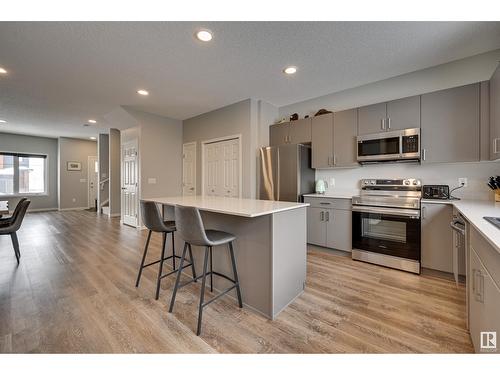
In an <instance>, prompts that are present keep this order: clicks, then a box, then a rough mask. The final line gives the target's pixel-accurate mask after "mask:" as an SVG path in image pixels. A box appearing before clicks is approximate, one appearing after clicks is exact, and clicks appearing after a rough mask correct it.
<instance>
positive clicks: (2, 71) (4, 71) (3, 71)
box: [0, 66, 7, 74]
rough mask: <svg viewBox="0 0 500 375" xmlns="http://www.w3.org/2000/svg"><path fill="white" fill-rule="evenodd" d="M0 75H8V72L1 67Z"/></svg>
mask: <svg viewBox="0 0 500 375" xmlns="http://www.w3.org/2000/svg"><path fill="white" fill-rule="evenodd" d="M0 74H7V71H6V70H5V69H4V68H2V67H1V66H0Z"/></svg>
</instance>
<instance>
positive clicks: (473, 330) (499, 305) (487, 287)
mask: <svg viewBox="0 0 500 375" xmlns="http://www.w3.org/2000/svg"><path fill="white" fill-rule="evenodd" d="M469 259H470V263H469V265H470V266H469V274H468V275H467V285H468V304H469V306H468V308H469V309H468V318H469V331H470V336H471V339H472V343H473V345H474V349H475V351H476V352H478V353H480V352H486V353H497V354H498V353H499V352H500V351H499V349H500V348H499V347H498V346H497V347H496V348H495V347H493V345H491V344H492V343H491V342H490V340H491V338H492V334H491V333H492V332H496V335H497V345H498V335H500V319H499V317H500V286H499V283H500V254H498V252H497V251H496V250H495V249H493V248H492V247H491V245H490V244H489V243H487V242H486V240H485V239H484V238H483V237H482V236H481V235H480V234H478V233H477V232H475V229H474V228H472V229H471V241H470V250H469ZM488 346H489V347H488Z"/></svg>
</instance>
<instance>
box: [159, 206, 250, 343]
mask: <svg viewBox="0 0 500 375" xmlns="http://www.w3.org/2000/svg"><path fill="white" fill-rule="evenodd" d="M175 221H176V223H177V231H178V232H179V234H180V236H181V237H182V239H183V240H184V241H185V244H184V250H183V251H182V256H181V264H180V266H179V272H178V273H177V278H176V280H175V287H174V291H173V293H172V299H171V301H170V308H169V312H172V311H173V309H174V303H175V296H176V295H177V291H178V290H179V289H180V288H182V287H183V286H186V285H188V284H190V283H192V282H193V281H196V280H198V279H200V278H202V279H203V281H202V283H201V295H200V304H199V308H198V329H197V331H196V334H197V335H198V336H199V335H200V333H201V319H202V315H203V308H204V307H205V306H207V305H208V304H209V303H212V302H213V301H215V300H216V299H218V298H220V297H222V296H223V295H225V294H226V293H228V292H229V291H231V290H233V289H234V288H236V292H237V294H238V304H239V306H240V308H242V307H243V303H242V301H241V291H240V282H239V280H238V272H237V271H236V261H235V259H234V250H233V241H234V240H235V239H236V237H235V236H234V235H232V234H231V233H226V232H222V231H218V230H210V229H209V230H205V227H204V225H203V221H202V219H201V215H200V211H199V210H198V209H197V208H195V207H183V206H176V207H175ZM225 244H228V245H229V254H230V256H231V264H232V267H233V275H234V276H233V277H234V279H231V278H230V277H228V276H226V275H223V274H221V273H219V272H216V271H214V270H213V267H212V266H213V265H212V248H213V247H214V246H220V245H225ZM191 245H195V246H204V247H205V259H204V261H203V275H201V276H198V277H196V276H195V277H193V280H189V281H187V282H185V283H183V284H180V280H181V274H182V268H183V267H182V265H183V264H184V260H185V258H186V251H187V250H189V256H190V257H191V261H192V259H193V257H192V254H191ZM209 255H210V271H209V272H207V266H208V257H209ZM207 275H210V290H211V291H213V275H216V276H220V277H222V278H224V279H226V280H229V281H230V282H232V283H233V285H232V286H230V287H229V288H227V289H226V290H224V291H223V292H221V293H220V294H218V295H216V296H215V297H213V298H211V299H210V300H208V301H207V302H204V300H205V281H206V278H207Z"/></svg>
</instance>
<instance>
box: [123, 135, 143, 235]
mask: <svg viewBox="0 0 500 375" xmlns="http://www.w3.org/2000/svg"><path fill="white" fill-rule="evenodd" d="M137 158H138V153H137V140H135V141H132V142H127V143H125V144H123V145H122V198H121V200H122V222H123V224H126V225H130V226H133V227H137V216H138V215H137V214H138V207H139V197H138V185H139V168H138V160H137Z"/></svg>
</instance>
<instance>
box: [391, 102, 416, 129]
mask: <svg viewBox="0 0 500 375" xmlns="http://www.w3.org/2000/svg"><path fill="white" fill-rule="evenodd" d="M408 128H420V95H417V96H410V97H408V98H403V99H398V100H392V101H390V102H387V120H386V130H402V129H408Z"/></svg>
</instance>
